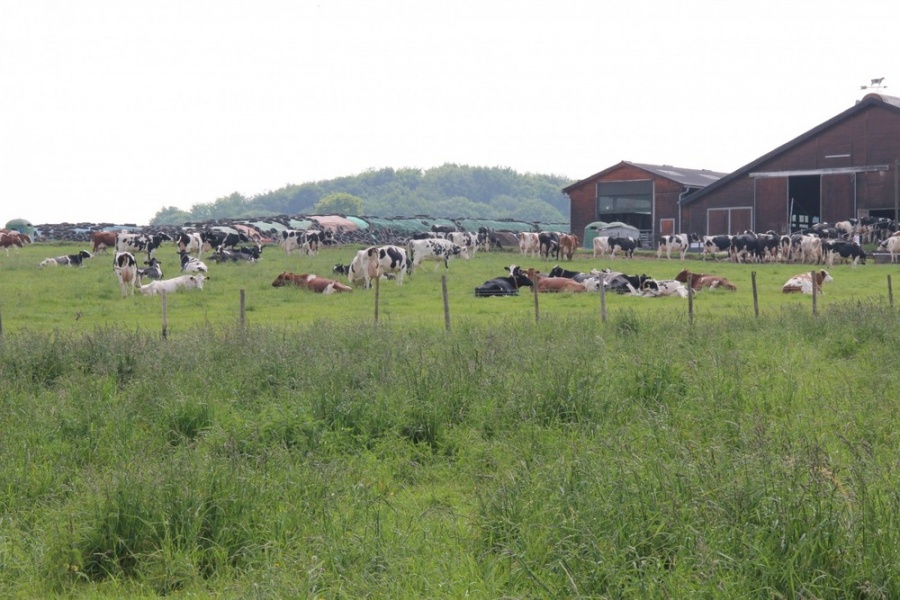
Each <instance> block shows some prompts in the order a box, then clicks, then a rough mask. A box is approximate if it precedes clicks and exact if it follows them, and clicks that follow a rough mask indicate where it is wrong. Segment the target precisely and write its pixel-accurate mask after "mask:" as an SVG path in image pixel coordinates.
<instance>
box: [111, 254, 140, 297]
mask: <svg viewBox="0 0 900 600" xmlns="http://www.w3.org/2000/svg"><path fill="white" fill-rule="evenodd" d="M113 273H115V275H116V279H117V280H118V282H119V288H120V289H121V290H122V297H123V298H124V297H126V296H128V295H129V294H130V295H131V296H134V284H135V282H137V280H138V269H137V261H135V259H134V254H132V253H131V252H116V255H115V257H114V258H113Z"/></svg>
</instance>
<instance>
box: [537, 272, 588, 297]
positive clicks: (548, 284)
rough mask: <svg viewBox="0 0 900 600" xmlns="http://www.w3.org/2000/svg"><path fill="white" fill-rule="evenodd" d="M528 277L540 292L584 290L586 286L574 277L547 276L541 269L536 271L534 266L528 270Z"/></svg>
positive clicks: (576, 291)
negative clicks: (542, 273)
mask: <svg viewBox="0 0 900 600" xmlns="http://www.w3.org/2000/svg"><path fill="white" fill-rule="evenodd" d="M526 275H527V276H528V279H530V280H531V281H532V282H533V284H534V287H535V289H536V290H537V291H538V292H542V293H543V292H549V293H554V292H575V293H578V292H584V291H586V290H585V287H584V286H583V285H581V284H580V283H579V282H577V281H575V280H574V279H570V278H568V277H547V276H545V275H541V272H540V271H536V270H535V269H534V267H532V268H530V269H528V271H526Z"/></svg>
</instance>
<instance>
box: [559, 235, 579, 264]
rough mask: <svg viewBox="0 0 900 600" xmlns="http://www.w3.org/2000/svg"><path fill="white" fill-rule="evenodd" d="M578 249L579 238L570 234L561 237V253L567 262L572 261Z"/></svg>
mask: <svg viewBox="0 0 900 600" xmlns="http://www.w3.org/2000/svg"><path fill="white" fill-rule="evenodd" d="M577 249H578V236H577V235H573V234H570V233H564V234H563V235H561V236H559V253H560V254H561V255H562V257H563V258H565V259H566V260H572V257H573V256H575V251H576V250H577Z"/></svg>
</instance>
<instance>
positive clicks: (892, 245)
mask: <svg viewBox="0 0 900 600" xmlns="http://www.w3.org/2000/svg"><path fill="white" fill-rule="evenodd" d="M878 250H879V251H881V252H890V254H891V262H892V263H893V262H896V260H897V255H898V254H900V236H896V235H892V236H891V237H889V238H887V239H885V240H884V241H883V242H881V243H880V244H878Z"/></svg>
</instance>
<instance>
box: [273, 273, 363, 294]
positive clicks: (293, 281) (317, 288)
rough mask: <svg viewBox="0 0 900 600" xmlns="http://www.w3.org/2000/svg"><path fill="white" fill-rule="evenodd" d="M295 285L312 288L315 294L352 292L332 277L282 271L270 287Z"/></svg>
mask: <svg viewBox="0 0 900 600" xmlns="http://www.w3.org/2000/svg"><path fill="white" fill-rule="evenodd" d="M284 286H297V287H301V288H304V289H307V290H312V291H314V292H316V293H317V294H325V295H328V294H333V293H334V292H352V291H353V288H352V287H350V286H349V285H346V284H343V283H341V282H339V281H335V280H334V279H328V278H326V277H319V276H318V275H313V274H310V273H300V274H299V275H298V274H294V273H290V272H288V271H283V272H282V273H281V274H280V275H279V276H278V277H276V278H275V281H273V282H272V287H284Z"/></svg>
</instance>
